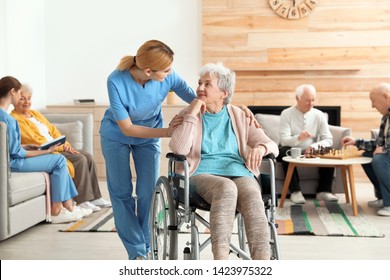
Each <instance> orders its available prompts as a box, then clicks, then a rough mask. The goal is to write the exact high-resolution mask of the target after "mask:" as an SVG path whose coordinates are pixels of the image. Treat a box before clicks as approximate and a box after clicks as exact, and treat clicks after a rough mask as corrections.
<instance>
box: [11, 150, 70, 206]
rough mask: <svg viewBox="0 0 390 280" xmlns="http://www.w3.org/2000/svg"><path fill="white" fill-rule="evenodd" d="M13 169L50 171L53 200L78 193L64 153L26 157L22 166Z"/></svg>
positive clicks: (60, 199)
mask: <svg viewBox="0 0 390 280" xmlns="http://www.w3.org/2000/svg"><path fill="white" fill-rule="evenodd" d="M12 171H15V172H47V173H49V177H50V192H51V202H63V201H67V200H69V199H71V198H73V197H75V196H76V195H78V193H77V190H76V187H75V185H74V183H73V180H72V178H71V177H70V175H69V172H68V166H67V165H66V159H65V157H64V156H63V155H58V154H47V155H42V156H37V157H31V158H26V159H25V160H24V163H23V165H22V167H20V168H12Z"/></svg>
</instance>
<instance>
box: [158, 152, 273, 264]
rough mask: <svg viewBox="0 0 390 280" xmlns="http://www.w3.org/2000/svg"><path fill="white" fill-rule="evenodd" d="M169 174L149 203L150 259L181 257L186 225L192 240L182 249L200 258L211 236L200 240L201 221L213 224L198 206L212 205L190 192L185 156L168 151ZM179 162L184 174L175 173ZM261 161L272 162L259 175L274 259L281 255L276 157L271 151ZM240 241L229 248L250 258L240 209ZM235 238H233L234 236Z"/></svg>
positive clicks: (206, 208) (192, 257) (186, 255)
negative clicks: (181, 236) (180, 248)
mask: <svg viewBox="0 0 390 280" xmlns="http://www.w3.org/2000/svg"><path fill="white" fill-rule="evenodd" d="M166 157H167V158H168V159H169V161H168V177H166V176H161V177H159V179H158V180H157V183H156V186H155V190H154V192H153V196H152V201H151V206H150V231H151V232H150V246H151V259H153V260H177V259H178V250H179V246H178V234H179V233H180V234H181V233H183V232H184V231H182V230H181V228H182V227H184V225H185V224H186V225H187V229H189V230H190V234H189V236H190V241H189V242H187V244H186V245H187V246H186V247H184V250H183V259H184V260H199V259H200V252H201V251H203V250H204V249H205V248H206V247H207V246H208V245H209V244H210V243H211V237H208V238H207V239H206V240H205V241H203V242H200V239H199V230H198V225H200V224H201V225H203V226H205V227H206V228H208V229H209V228H210V225H209V223H208V221H207V220H206V219H205V218H203V217H202V216H201V215H200V214H199V213H198V212H199V211H198V210H203V211H210V205H209V204H208V203H207V202H206V201H204V200H203V199H202V198H201V197H200V196H199V195H197V194H196V193H194V192H190V185H189V176H188V173H189V171H188V170H189V166H188V162H187V161H186V157H185V156H183V155H177V154H173V153H168V154H167V155H166ZM177 164H183V166H184V174H179V173H176V169H177ZM262 164H268V165H269V170H270V173H269V174H263V175H261V178H260V184H261V186H262V196H263V201H264V206H265V212H266V217H267V220H268V225H269V230H270V250H271V252H270V255H271V259H273V260H278V259H280V253H279V245H278V240H277V239H278V236H277V230H276V228H277V225H276V224H275V221H274V214H275V207H276V199H277V198H276V193H275V169H274V167H275V157H274V156H273V155H269V156H266V157H264V158H263V162H262ZM236 222H237V236H238V245H235V244H233V242H231V243H230V252H231V253H235V254H237V257H239V258H241V259H244V260H250V259H251V258H250V255H249V252H248V245H247V240H246V234H245V225H244V219H243V217H242V216H241V214H240V213H238V212H237V213H236ZM232 239H233V238H232Z"/></svg>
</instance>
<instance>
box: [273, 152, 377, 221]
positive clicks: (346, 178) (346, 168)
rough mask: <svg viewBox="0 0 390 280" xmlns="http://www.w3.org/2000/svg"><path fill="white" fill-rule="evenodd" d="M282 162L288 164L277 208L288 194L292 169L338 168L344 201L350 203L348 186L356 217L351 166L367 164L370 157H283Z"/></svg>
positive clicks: (282, 203)
mask: <svg viewBox="0 0 390 280" xmlns="http://www.w3.org/2000/svg"><path fill="white" fill-rule="evenodd" d="M283 160H284V161H287V162H289V165H288V169H287V174H286V179H285V181H284V184H283V190H282V197H281V199H280V204H279V207H281V208H282V207H283V205H284V201H285V199H286V195H287V192H288V187H289V186H290V181H291V177H292V174H293V171H294V168H295V167H297V166H302V167H333V168H340V170H341V176H342V180H343V185H344V192H345V200H346V202H347V203H350V200H349V191H348V186H349V189H350V191H351V202H352V209H353V214H354V216H357V215H358V208H357V203H356V193H355V180H354V175H353V165H354V164H367V163H370V162H371V160H372V158H370V157H354V158H348V159H327V158H315V159H306V158H298V159H294V158H291V157H288V156H286V157H283Z"/></svg>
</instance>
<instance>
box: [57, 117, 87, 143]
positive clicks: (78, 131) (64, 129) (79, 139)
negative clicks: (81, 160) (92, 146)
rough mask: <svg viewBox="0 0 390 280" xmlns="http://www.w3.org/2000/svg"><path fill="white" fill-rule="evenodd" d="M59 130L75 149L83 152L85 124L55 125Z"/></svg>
mask: <svg viewBox="0 0 390 280" xmlns="http://www.w3.org/2000/svg"><path fill="white" fill-rule="evenodd" d="M53 125H55V126H56V127H57V129H58V130H59V131H60V132H61V133H62V134H64V135H65V136H66V141H68V142H69V143H70V144H71V145H72V147H73V148H75V149H76V150H81V149H82V148H83V123H82V122H80V121H76V122H71V123H53Z"/></svg>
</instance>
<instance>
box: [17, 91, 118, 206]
mask: <svg viewBox="0 0 390 280" xmlns="http://www.w3.org/2000/svg"><path fill="white" fill-rule="evenodd" d="M31 97H32V90H31V88H30V87H29V86H27V85H22V88H21V98H20V100H19V102H18V103H17V104H16V106H15V109H14V110H13V111H12V112H11V116H13V117H14V118H15V119H16V120H17V121H18V123H19V126H20V131H21V138H22V144H27V143H29V144H37V145H42V144H44V143H46V142H47V141H50V140H53V139H55V138H57V137H59V136H61V135H62V134H61V132H60V131H59V130H58V129H57V128H56V127H55V126H54V125H53V124H51V123H50V122H49V121H48V120H47V119H46V118H45V117H44V116H43V115H42V114H41V113H39V112H37V111H35V110H31V104H32V103H31ZM57 151H58V152H60V153H61V154H62V155H64V156H65V158H66V159H67V163H68V170H69V173H70V175H71V177H72V178H73V181H74V183H75V185H76V188H77V191H78V193H79V194H78V195H77V196H76V197H74V200H75V201H76V202H77V204H79V206H80V207H81V208H84V209H91V210H92V211H94V212H95V211H99V210H100V209H101V207H110V206H111V202H110V201H107V200H105V199H103V198H102V195H101V193H100V188H99V182H98V178H97V173H96V164H95V162H94V160H93V158H92V155H90V154H89V153H87V152H85V151H82V150H76V149H74V148H73V147H72V146H71V145H70V143H69V142H66V143H65V144H64V145H62V146H60V147H59V148H58V150H57Z"/></svg>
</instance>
